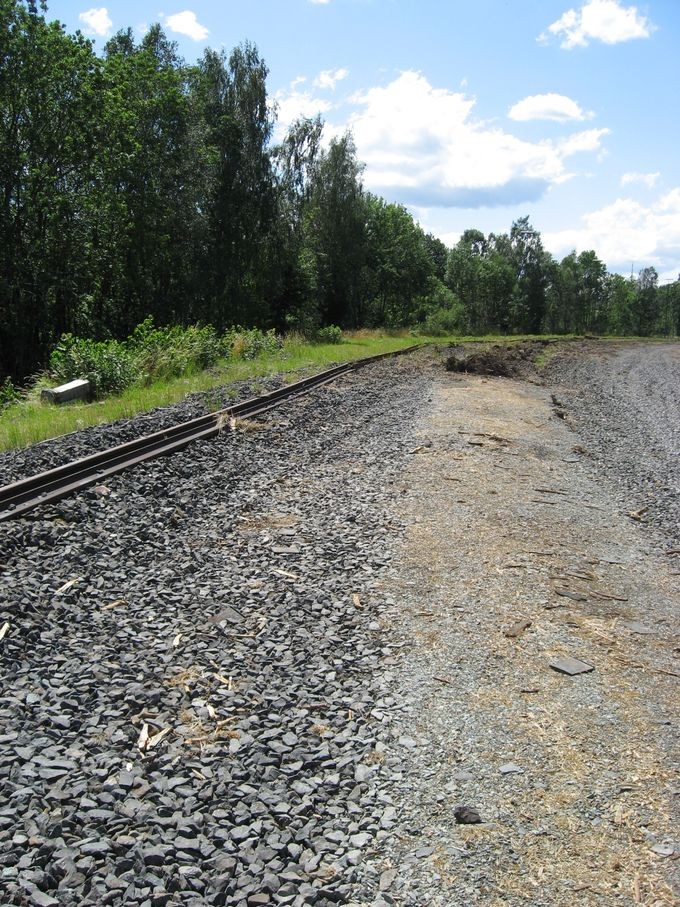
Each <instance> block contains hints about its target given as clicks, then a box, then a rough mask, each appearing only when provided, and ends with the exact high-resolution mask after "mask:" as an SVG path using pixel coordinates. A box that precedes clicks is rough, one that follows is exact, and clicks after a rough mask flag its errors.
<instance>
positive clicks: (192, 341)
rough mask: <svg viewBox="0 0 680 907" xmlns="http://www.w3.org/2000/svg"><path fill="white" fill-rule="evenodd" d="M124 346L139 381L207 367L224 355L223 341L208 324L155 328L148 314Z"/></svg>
mask: <svg viewBox="0 0 680 907" xmlns="http://www.w3.org/2000/svg"><path fill="white" fill-rule="evenodd" d="M128 347H129V349H130V351H131V353H132V356H133V359H134V364H135V370H136V372H137V375H138V377H137V381H139V382H140V383H142V384H150V383H151V382H153V381H156V380H163V379H166V380H167V379H170V378H179V377H180V376H182V375H187V374H190V373H191V372H194V371H199V370H201V369H205V368H210V366H212V365H214V364H215V363H216V362H217V361H218V360H219V359H222V358H223V357H224V356H226V355H228V349H227V346H226V344H225V342H224V340H223V339H222V338H220V337H219V335H218V334H217V332H216V331H215V328H214V327H212V325H205V326H204V327H199V326H198V325H191V326H190V327H188V328H182V327H179V326H174V327H164V328H158V327H156V326H155V325H154V322H153V318H151V317H149V318H146V319H145V320H144V321H143V322H142V323H141V324H139V325H137V327H136V328H135V330H134V331H133V333H132V335H131V337H130V339H129V341H128Z"/></svg>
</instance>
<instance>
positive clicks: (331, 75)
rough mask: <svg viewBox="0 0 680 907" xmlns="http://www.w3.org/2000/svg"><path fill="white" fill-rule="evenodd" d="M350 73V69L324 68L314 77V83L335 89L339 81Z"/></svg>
mask: <svg viewBox="0 0 680 907" xmlns="http://www.w3.org/2000/svg"><path fill="white" fill-rule="evenodd" d="M348 75H349V70H348V69H324V71H323V72H320V73H319V75H318V76H317V77H316V79H314V84H315V85H316V87H317V88H328V89H330V90H331V91H333V89H334V88H335V86H336V85H337V84H338V82H341V81H342V80H343V79H346V78H347V76H348Z"/></svg>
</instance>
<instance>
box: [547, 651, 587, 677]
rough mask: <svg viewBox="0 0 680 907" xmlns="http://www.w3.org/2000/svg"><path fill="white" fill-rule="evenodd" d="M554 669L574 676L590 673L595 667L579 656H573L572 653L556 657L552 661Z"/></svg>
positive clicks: (551, 664) (551, 665)
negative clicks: (581, 659) (580, 659)
mask: <svg viewBox="0 0 680 907" xmlns="http://www.w3.org/2000/svg"><path fill="white" fill-rule="evenodd" d="M550 667H551V668H552V669H553V671H559V673H560V674H568V675H569V676H570V677H574V676H575V675H576V674H589V673H590V671H594V670H595V667H594V666H593V665H590V664H588V663H587V662H585V661H579V659H578V658H572V657H571V655H564V656H562V657H561V658H555V659H554V660H553V661H551V662H550Z"/></svg>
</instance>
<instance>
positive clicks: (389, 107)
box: [330, 72, 608, 207]
mask: <svg viewBox="0 0 680 907" xmlns="http://www.w3.org/2000/svg"><path fill="white" fill-rule="evenodd" d="M351 102H352V103H353V104H354V106H355V108H356V109H355V111H354V112H353V113H352V114H350V116H349V118H348V119H347V121H346V122H344V123H342V124H335V125H334V126H333V127H330V129H331V131H332V132H333V133H334V134H341V133H342V132H344V130H345V129H347V128H350V129H351V130H352V132H353V134H354V139H355V142H356V145H357V151H358V156H359V159H360V160H362V161H364V162H365V163H366V171H365V174H364V178H365V183H366V185H367V186H368V187H369V188H370V189H371V190H372V191H375V192H377V193H379V194H381V195H383V196H385V197H386V198H390V199H395V200H399V201H401V202H403V203H405V204H410V205H419V206H421V207H482V206H493V205H507V204H515V203H522V202H527V201H535V200H537V199H538V198H540V197H541V196H542V195H543V194H544V193H545V191H546V190H547V189H548V187H549V186H551V185H553V184H556V183H561V182H564V181H565V180H567V179H569V178H570V176H571V175H572V174H570V173H569V172H568V170H567V168H566V166H565V159H566V158H567V157H569V156H570V155H572V154H575V153H576V152H582V151H589V152H591V151H598V150H599V149H600V147H601V140H602V138H603V137H604V136H605V135H606V134H607V131H608V130H606V129H593V130H587V131H586V132H579V133H576V134H574V135H572V136H568V137H567V138H565V139H562V140H561V141H558V142H553V141H550V140H543V141H539V142H529V141H524V140H522V139H519V138H517V137H516V136H514V135H512V134H511V133H509V132H506V131H504V130H502V129H500V128H497V127H491V126H489V125H487V124H485V123H483V122H481V121H477V120H475V119H474V118H473V116H472V112H473V108H474V106H475V100H474V99H473V98H470V97H468V96H466V95H464V94H462V93H460V92H452V91H448V90H447V89H443V88H434V87H433V86H432V85H430V84H429V82H428V81H427V79H426V78H425V77H424V76H423V75H421V74H420V73H417V72H404V73H402V74H401V75H400V76H399V77H398V78H397V79H395V80H394V81H393V82H391V83H390V84H388V85H387V86H385V87H378V88H371V89H369V90H368V91H366V92H363V93H360V94H357V95H355V96H354V97H353V98H352V99H351Z"/></svg>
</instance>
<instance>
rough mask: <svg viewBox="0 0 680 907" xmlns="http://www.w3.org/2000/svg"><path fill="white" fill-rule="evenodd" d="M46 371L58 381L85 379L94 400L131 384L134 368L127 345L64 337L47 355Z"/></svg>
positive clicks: (108, 341) (109, 341) (116, 392)
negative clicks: (48, 358) (90, 388)
mask: <svg viewBox="0 0 680 907" xmlns="http://www.w3.org/2000/svg"><path fill="white" fill-rule="evenodd" d="M49 371H50V375H51V377H52V378H54V380H55V381H57V382H60V383H61V382H66V381H73V380H74V379H75V378H87V380H88V381H89V382H90V384H91V385H92V393H93V395H94V396H95V397H102V396H104V395H105V394H119V393H120V392H121V391H123V390H125V388H126V387H128V386H129V385H130V384H132V383H133V381H134V377H135V369H134V364H133V360H132V356H131V355H130V353H129V351H128V349H127V347H126V345H125V344H124V343H119V342H118V341H117V340H104V341H100V342H96V341H94V340H85V339H83V338H82V337H74V336H73V334H64V335H63V336H62V338H61V340H60V341H59V345H58V346H57V347H56V348H55V349H54V350H53V351H52V354H51V356H50V365H49Z"/></svg>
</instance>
